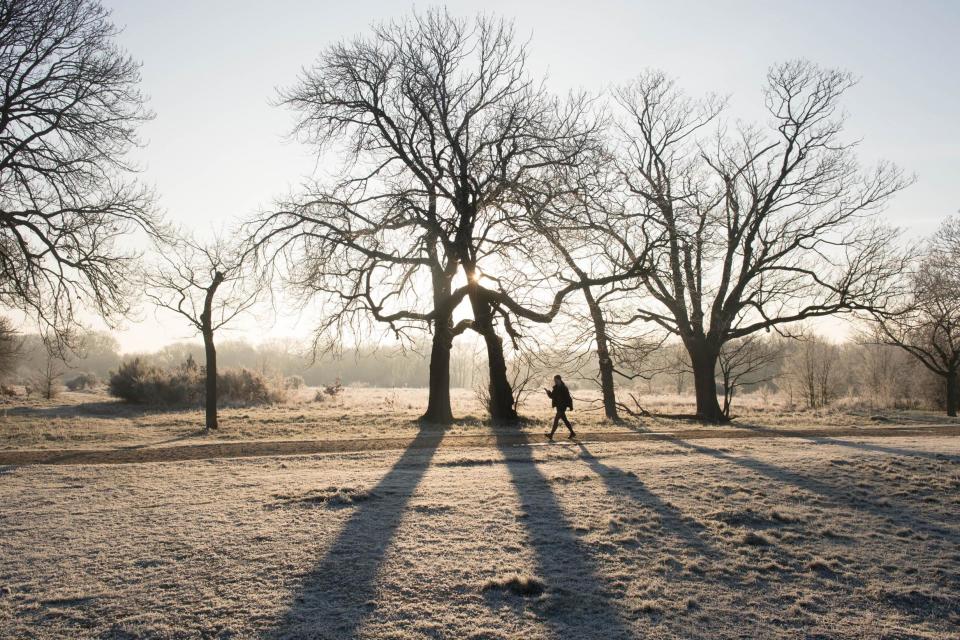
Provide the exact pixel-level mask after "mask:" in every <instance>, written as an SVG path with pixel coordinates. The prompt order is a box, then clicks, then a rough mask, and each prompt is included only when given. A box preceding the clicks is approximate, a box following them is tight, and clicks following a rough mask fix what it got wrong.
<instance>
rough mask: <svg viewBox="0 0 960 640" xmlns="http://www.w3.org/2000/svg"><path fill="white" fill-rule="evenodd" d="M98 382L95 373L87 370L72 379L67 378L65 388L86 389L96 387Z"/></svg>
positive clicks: (71, 389) (73, 389)
mask: <svg viewBox="0 0 960 640" xmlns="http://www.w3.org/2000/svg"><path fill="white" fill-rule="evenodd" d="M99 383H100V380H99V378H97V374H95V373H91V372H89V371H87V372H86V373H81V374H80V375H78V376H77V377H76V378H73V379H72V380H68V381H67V389H70V391H86V390H89V389H94V388H96V386H97V384H99Z"/></svg>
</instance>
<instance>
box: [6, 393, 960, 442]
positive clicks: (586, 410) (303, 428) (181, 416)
mask: <svg viewBox="0 0 960 640" xmlns="http://www.w3.org/2000/svg"><path fill="white" fill-rule="evenodd" d="M314 393H315V390H314V389H304V390H302V391H301V392H300V394H299V396H295V397H293V398H291V399H290V401H288V402H285V403H281V404H277V405H272V406H266V407H235V408H230V407H227V408H224V409H222V410H221V420H220V423H221V424H220V429H219V430H217V431H216V432H215V433H204V432H203V430H202V426H203V412H202V411H201V410H199V409H189V410H178V411H171V410H168V409H156V408H150V407H138V406H135V405H128V404H125V403H123V402H120V401H117V400H116V399H114V398H111V397H109V396H108V395H106V394H105V393H102V392H101V393H96V394H94V393H70V392H65V393H63V394H61V395H60V396H59V397H57V398H56V399H54V400H39V399H35V398H31V399H24V398H15V399H13V400H12V401H11V402H8V403H7V404H3V405H0V450H3V449H8V450H9V449H56V450H61V449H72V448H77V449H97V448H105V449H112V448H118V447H144V446H152V447H158V446H183V445H189V444H197V443H211V442H220V441H229V442H237V441H244V442H245V441H252V440H334V439H347V440H355V439H364V438H383V437H400V438H413V437H414V436H416V435H417V434H418V433H419V430H420V426H419V424H418V423H417V418H418V417H419V416H420V414H421V413H423V410H424V408H425V407H426V404H427V393H426V390H425V389H377V388H366V389H353V388H346V389H344V390H343V393H342V394H341V395H340V396H338V397H337V398H335V399H326V400H325V401H324V402H314V401H313V400H312V399H313V397H314ZM451 394H452V397H453V407H454V414H455V415H456V416H457V417H458V418H459V420H458V421H457V424H455V425H453V426H451V427H449V428H448V429H446V430H444V433H445V434H447V435H477V434H482V435H491V434H493V433H494V431H495V430H494V429H493V428H492V427H491V426H490V425H489V424H488V423H487V421H486V420H485V418H484V410H483V408H482V407H481V406H480V404H479V402H478V401H477V399H476V397H475V396H474V394H473V392H472V391H470V390H465V389H454V390H452V392H451ZM574 400H575V410H574V411H573V412H571V414H570V417H571V419H572V420H573V422H574V424H575V428H577V429H578V430H581V431H584V432H591V433H604V432H622V431H624V430H630V429H633V430H653V431H674V430H686V429H689V428H690V427H691V422H690V421H688V420H683V419H677V418H670V417H664V416H663V414H667V415H676V414H684V413H690V412H691V411H692V407H693V399H692V398H691V397H678V396H649V397H642V402H643V406H644V407H645V408H646V409H648V410H650V411H652V412H653V413H655V414H658V415H657V417H655V418H640V419H631V418H630V417H629V416H624V418H625V421H624V423H623V424H611V423H609V422H607V421H605V420H604V419H603V414H602V411H600V410H599V397H598V394H597V392H595V391H592V390H587V391H577V392H575V393H574ZM521 413H522V414H524V415H525V416H527V417H528V418H529V421H528V422H526V423H525V424H523V425H521V426H519V427H510V428H509V430H508V431H509V432H510V433H517V432H518V430H519V432H520V433H524V434H527V435H538V434H542V433H543V432H544V431H545V430H547V429H549V425H550V422H551V420H552V415H553V414H552V411H551V409H550V405H549V400H548V399H547V398H546V396H545V394H543V393H542V392H541V393H533V394H531V395H530V397H529V398H527V400H526V402H525V403H524V404H523V405H522V406H521ZM734 413H735V416H734V420H733V423H732V426H734V427H744V428H756V427H761V428H765V429H795V428H811V427H852V428H856V427H875V426H877V424H886V423H888V422H892V423H898V424H951V423H952V424H960V420H957V419H950V418H947V417H945V416H943V415H942V414H939V413H934V412H923V411H893V410H880V409H871V408H869V407H866V408H863V407H854V408H849V409H842V408H839V409H825V410H819V411H808V410H798V409H795V408H792V407H790V406H789V405H788V404H787V403H785V402H783V401H782V400H780V399H771V400H768V401H766V402H764V401H762V399H761V398H759V397H753V396H748V397H744V398H742V399H738V400H737V405H736V407H735V412H734ZM879 418H882V420H878V419H879ZM694 426H698V425H694ZM560 433H564V431H563V428H562V427H561V430H560Z"/></svg>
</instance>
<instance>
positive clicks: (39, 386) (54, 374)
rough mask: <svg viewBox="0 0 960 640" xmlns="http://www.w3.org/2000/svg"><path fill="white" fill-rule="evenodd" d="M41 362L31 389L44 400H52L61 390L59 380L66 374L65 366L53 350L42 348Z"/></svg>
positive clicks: (46, 347) (49, 347)
mask: <svg viewBox="0 0 960 640" xmlns="http://www.w3.org/2000/svg"><path fill="white" fill-rule="evenodd" d="M43 356H44V357H43V360H42V361H41V363H40V366H39V367H38V368H37V370H36V373H35V374H34V377H33V389H34V390H35V391H36V392H37V393H39V394H40V397H41V398H43V399H45V400H53V399H54V398H56V397H57V396H58V395H59V394H60V391H61V389H62V385H61V384H60V378H61V376H63V374H64V373H66V364H65V363H64V361H63V360H61V359H60V358H59V357H57V356H56V354H55V349H53V348H52V347H51V346H49V345H45V346H44V350H43Z"/></svg>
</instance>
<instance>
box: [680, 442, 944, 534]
mask: <svg viewBox="0 0 960 640" xmlns="http://www.w3.org/2000/svg"><path fill="white" fill-rule="evenodd" d="M669 441H670V442H673V443H674V444H676V445H678V446H680V447H683V448H686V449H690V450H693V451H696V452H697V453H703V454H706V455H708V456H711V457H713V458H717V459H719V460H724V461H726V462H730V463H733V464H735V465H737V466H740V467H743V468H745V469H750V470H751V471H753V472H755V473H758V474H760V475H764V476H766V477H768V478H770V479H772V480H776V481H777V482H780V483H783V484H790V485H793V486H794V487H797V488H799V489H801V490H803V491H807V492H809V493H814V494H817V495H819V496H821V497H822V498H825V499H827V500H828V501H831V502H833V503H835V504H840V505H843V506H846V507H850V508H853V509H856V510H858V511H862V512H864V513H868V514H870V515H873V516H877V517H879V518H884V519H886V518H891V517H894V516H900V517H903V516H906V517H908V518H909V519H910V520H911V521H913V522H914V523H915V524H916V525H918V526H920V527H922V528H924V529H926V530H928V531H929V532H930V533H933V534H935V535H943V536H949V537H951V538H956V537H958V534H957V531H955V530H952V529H946V528H944V527H941V526H936V525H935V524H933V522H931V521H932V520H934V519H933V518H931V516H930V515H928V514H923V513H920V512H917V511H916V510H914V509H912V508H911V507H910V506H909V505H907V504H904V503H903V502H902V501H897V502H896V503H894V502H893V501H890V500H889V498H886V500H887V504H883V503H881V502H878V501H874V500H870V499H867V498H866V497H857V496H853V495H850V489H852V487H841V486H837V485H835V484H831V483H829V482H826V481H825V480H822V479H819V478H815V477H812V476H810V475H805V474H802V473H797V472H795V471H789V470H787V469H784V468H783V467H779V466H777V465H774V464H770V463H768V462H763V461H762V460H758V459H756V458H751V457H750V456H732V455H729V454H727V453H725V452H723V451H720V450H718V449H712V448H710V447H706V446H703V445H698V444H694V443H692V442H689V441H687V440H683V439H681V438H670V439H669ZM937 522H938V524H947V525H951V526H955V524H956V523H955V522H954V521H953V519H952V518H944V519H942V520H937Z"/></svg>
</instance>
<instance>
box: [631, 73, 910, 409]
mask: <svg viewBox="0 0 960 640" xmlns="http://www.w3.org/2000/svg"><path fill="white" fill-rule="evenodd" d="M853 82H854V81H853V78H852V77H851V76H850V74H848V73H844V72H841V71H834V70H828V69H820V68H818V67H816V66H814V65H812V64H809V63H807V62H789V63H786V64H780V65H777V66H775V67H773V68H771V69H770V71H769V73H768V75H767V85H766V91H765V95H766V107H767V111H768V113H769V116H770V128H769V129H768V130H767V131H764V130H762V129H760V128H758V127H754V126H749V125H737V126H735V127H718V133H717V134H716V135H715V136H707V135H704V131H705V130H706V128H707V127H708V126H709V125H711V124H712V123H714V122H715V120H716V119H717V116H718V115H719V114H720V112H721V110H722V107H723V103H722V101H719V100H717V99H715V98H707V99H705V100H701V101H696V100H691V99H689V98H687V97H685V96H684V95H683V94H682V93H681V92H680V91H679V90H678V89H677V88H676V87H675V86H674V83H673V82H672V81H670V80H668V79H667V78H666V77H665V76H663V75H662V74H660V73H654V72H651V73H646V74H644V75H642V76H641V77H640V78H639V79H637V80H636V81H635V82H633V83H631V84H629V85H627V86H625V87H623V88H621V89H619V90H618V91H616V93H615V100H616V103H617V105H618V106H619V114H620V119H619V125H618V126H619V131H620V136H619V137H620V143H621V153H620V157H621V160H620V168H621V174H622V181H623V188H624V189H625V191H627V192H628V194H629V195H630V197H631V199H632V206H633V209H634V215H635V217H636V224H642V225H645V226H646V227H647V228H648V235H649V236H650V237H652V238H661V237H662V238H663V239H664V241H665V242H666V244H667V247H668V249H667V250H666V251H663V252H660V253H658V254H655V257H656V259H655V261H654V265H653V267H654V268H653V270H652V271H651V272H650V273H649V275H647V276H645V278H644V283H645V288H646V292H647V293H648V294H649V296H650V298H652V300H653V304H651V305H644V306H643V308H642V309H641V310H640V312H639V315H640V316H641V317H642V318H643V319H645V320H648V321H650V322H654V323H656V324H658V325H660V326H661V327H663V328H664V329H666V330H667V331H669V332H671V333H673V334H675V335H677V336H679V338H680V340H681V341H682V343H683V345H684V347H685V348H686V350H687V352H688V353H689V356H690V361H691V364H692V369H693V378H694V385H695V388H696V396H697V415H698V416H699V417H700V418H701V419H702V420H706V421H712V422H718V421H723V420H725V419H726V418H725V416H724V414H723V411H722V409H721V407H720V405H719V403H718V401H717V393H716V366H717V359H718V357H719V355H720V351H721V349H722V348H723V345H724V344H725V343H727V342H728V341H730V340H734V339H737V338H744V337H746V336H749V335H751V334H753V333H755V332H757V331H763V330H770V329H772V328H779V327H781V326H782V325H785V324H787V323H792V322H797V321H799V320H803V319H805V318H812V317H817V316H826V315H832V314H837V313H844V312H852V311H857V310H871V309H876V310H879V309H882V308H884V306H885V305H886V304H887V303H888V300H889V297H890V294H891V286H892V283H893V276H895V275H896V274H898V273H899V272H900V271H901V269H902V262H901V261H900V260H898V259H896V258H895V257H891V252H890V247H891V246H892V245H893V243H894V241H895V239H896V235H895V231H893V230H891V229H887V228H883V227H881V226H879V225H876V224H874V223H873V220H872V219H871V218H872V217H873V215H874V214H875V213H876V211H877V210H878V209H879V208H881V207H882V206H883V205H884V204H885V203H886V202H887V201H888V200H889V199H890V197H891V196H892V195H893V194H895V193H896V192H898V191H900V190H901V189H903V188H904V187H905V186H906V185H907V184H908V183H909V180H907V179H905V178H904V177H903V176H902V174H901V172H900V171H899V170H897V169H896V168H895V167H893V166H891V165H888V164H881V165H879V166H878V167H877V168H876V169H875V170H873V171H871V172H868V173H864V172H862V171H861V170H860V168H859V165H858V163H857V161H856V158H855V157H854V155H853V147H854V144H853V143H848V142H845V141H844V140H842V138H841V133H842V130H843V118H842V116H841V114H840V112H839V101H840V98H841V97H842V95H843V93H844V92H845V91H846V90H847V89H848V88H849V87H850V86H852V85H853Z"/></svg>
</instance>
